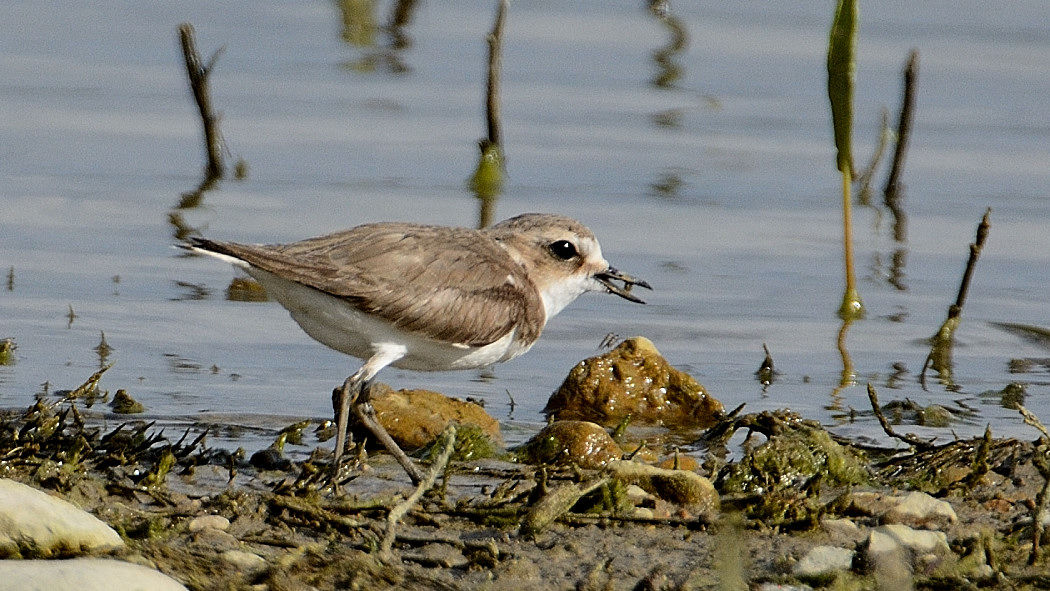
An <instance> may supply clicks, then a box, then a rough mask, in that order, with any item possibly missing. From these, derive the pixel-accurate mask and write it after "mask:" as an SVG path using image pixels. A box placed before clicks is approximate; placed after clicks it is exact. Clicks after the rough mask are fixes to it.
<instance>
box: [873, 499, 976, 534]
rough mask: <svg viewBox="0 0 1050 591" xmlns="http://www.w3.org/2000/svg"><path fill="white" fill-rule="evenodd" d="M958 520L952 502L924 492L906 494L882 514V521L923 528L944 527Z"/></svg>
mask: <svg viewBox="0 0 1050 591" xmlns="http://www.w3.org/2000/svg"><path fill="white" fill-rule="evenodd" d="M958 520H959V518H958V516H956V514H955V509H953V508H952V506H951V503H949V502H947V501H942V500H939V499H935V498H933V497H931V496H930V495H928V494H926V493H924V492H913V493H910V494H908V495H905V496H904V497H903V498H901V499H900V500H899V502H898V503H897V504H896V505H894V506H893V507H891V508H890V509H889V510H888V511H886V513H884V514H883V515H882V523H886V524H893V523H900V524H904V525H907V526H909V527H916V528H922V529H944V528H945V527H947V526H949V525H951V524H953V523H955V522H956V521H958Z"/></svg>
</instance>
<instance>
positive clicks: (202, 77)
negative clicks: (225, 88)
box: [179, 23, 225, 180]
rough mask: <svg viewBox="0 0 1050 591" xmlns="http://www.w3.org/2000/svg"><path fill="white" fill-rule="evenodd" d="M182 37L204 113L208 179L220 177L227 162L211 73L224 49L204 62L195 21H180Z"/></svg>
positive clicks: (201, 110)
mask: <svg viewBox="0 0 1050 591" xmlns="http://www.w3.org/2000/svg"><path fill="white" fill-rule="evenodd" d="M179 39H180V41H181V42H182V55H183V58H184V59H185V61H186V73H187V74H188V75H189V78H190V89H191V90H192V91H193V98H194V99H195V100H196V101H197V109H198V110H199V111H200V114H201V122H202V123H203V125H204V148H205V150H207V152H208V167H207V169H206V173H205V178H206V179H211V180H214V179H218V178H221V177H222V175H223V171H224V170H225V166H224V165H223V159H222V136H221V135H220V134H219V118H218V117H216V116H215V112H214V111H213V110H212V107H211V90H210V89H209V85H208V75H209V74H210V73H211V69H212V67H213V66H214V65H215V61H216V60H217V59H218V58H219V55H221V53H222V49H221V48H220V49H219V50H218V51H216V52H215V53H214V54H213V55H212V57H211V59H210V60H208V63H207V64H204V63H202V61H201V56H200V53H198V52H197V42H196V40H195V39H194V31H193V25H191V24H190V23H182V24H181V25H179Z"/></svg>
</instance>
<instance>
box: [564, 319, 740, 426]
mask: <svg viewBox="0 0 1050 591" xmlns="http://www.w3.org/2000/svg"><path fill="white" fill-rule="evenodd" d="M723 411H724V408H723V407H722V403H721V402H719V401H717V400H715V399H714V398H712V397H710V396H708V394H707V391H706V390H705V389H704V387H703V386H702V385H700V383H699V382H697V381H696V380H695V379H693V378H692V376H690V375H689V374H687V373H685V372H682V371H679V370H677V369H675V368H673V367H671V364H669V363H668V362H667V360H666V359H664V358H663V356H661V355H660V352H659V351H657V349H656V346H655V345H653V343H652V341H650V340H649V339H647V338H645V337H634V338H631V339H627V340H626V341H624V342H623V343H621V344H620V346H618V347H616V348H615V349H613V350H612V351H609V352H608V353H606V354H604V355H599V356H597V357H591V358H589V359H585V360H583V361H581V362H580V363H578V364H577V365H576V367H574V368H572V371H570V372H569V375H568V377H566V378H565V381H564V382H563V383H562V385H561V387H560V388H558V391H557V392H555V393H554V394H553V395H551V397H550V399H549V400H548V401H547V406H546V407H545V408H544V409H543V412H545V413H547V414H548V415H550V416H553V417H554V418H555V419H558V420H579V421H591V422H594V423H598V424H600V425H606V426H613V425H616V424H618V423H620V422H621V421H622V420H623V419H624V418H626V417H627V416H628V415H629V416H630V417H631V420H632V421H638V422H642V423H649V424H661V425H667V426H669V427H676V428H697V429H703V428H707V427H710V426H711V425H713V424H714V423H715V422H716V421H717V420H718V417H719V416H720V415H721V414H722V412H723Z"/></svg>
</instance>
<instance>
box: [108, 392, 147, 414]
mask: <svg viewBox="0 0 1050 591" xmlns="http://www.w3.org/2000/svg"><path fill="white" fill-rule="evenodd" d="M109 405H110V406H111V407H112V408H113V412H115V413H117V414H120V415H131V414H138V413H143V412H146V407H145V406H143V405H142V403H141V402H139V401H138V400H135V399H134V398H132V397H131V394H128V391H127V390H125V389H124V388H121V389H119V390H117V393H116V394H114V395H113V401H112V402H110V403H109Z"/></svg>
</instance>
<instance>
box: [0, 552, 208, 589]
mask: <svg viewBox="0 0 1050 591" xmlns="http://www.w3.org/2000/svg"><path fill="white" fill-rule="evenodd" d="M0 591H187V590H186V587H184V586H182V584H180V583H179V582H178V581H176V580H175V579H172V578H171V577H169V576H167V575H165V574H163V573H161V572H159V571H156V570H153V569H150V568H146V567H144V566H140V565H137V564H131V563H130V562H123V561H120V560H106V559H104V558H74V559H72V560H0Z"/></svg>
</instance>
